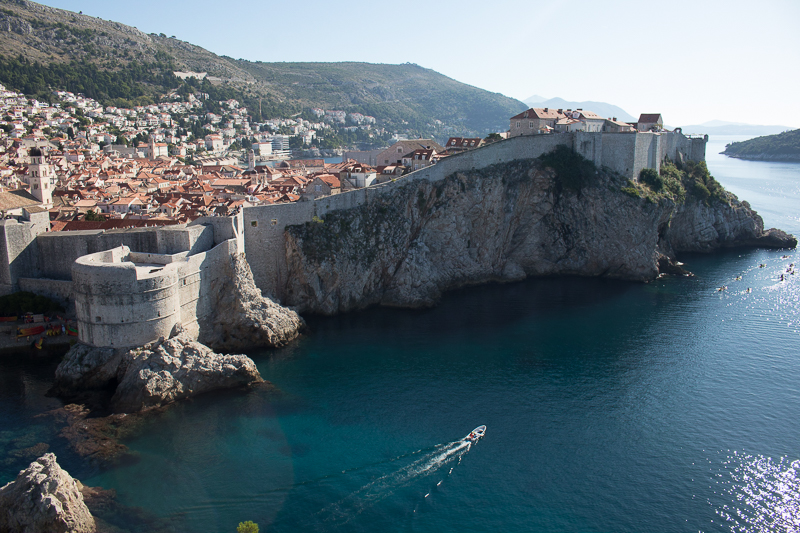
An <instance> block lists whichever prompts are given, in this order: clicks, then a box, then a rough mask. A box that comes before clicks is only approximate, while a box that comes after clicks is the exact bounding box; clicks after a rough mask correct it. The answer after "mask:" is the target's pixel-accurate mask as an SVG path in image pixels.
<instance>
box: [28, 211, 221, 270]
mask: <svg viewBox="0 0 800 533" xmlns="http://www.w3.org/2000/svg"><path fill="white" fill-rule="evenodd" d="M229 223H230V222H229ZM36 243H37V245H38V255H39V260H38V263H39V273H40V275H41V276H42V277H44V278H50V279H61V280H69V279H72V265H73V263H74V262H75V260H76V259H78V258H79V257H82V256H84V255H89V254H93V253H95V252H101V251H103V250H110V249H112V248H118V247H119V246H126V247H128V248H130V249H131V250H134V251H136V252H141V253H151V254H174V253H178V252H183V251H190V252H192V253H196V252H198V251H202V250H208V249H209V248H211V247H212V246H213V245H214V229H213V228H212V227H206V226H201V225H197V226H192V227H185V226H168V227H163V228H135V229H125V230H111V231H103V230H86V231H58V232H50V233H43V234H41V235H39V236H38V237H37V238H36Z"/></svg>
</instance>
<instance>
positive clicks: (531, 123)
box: [528, 121, 533, 129]
mask: <svg viewBox="0 0 800 533" xmlns="http://www.w3.org/2000/svg"><path fill="white" fill-rule="evenodd" d="M528 127H529V128H530V129H533V121H531V122H530V124H528Z"/></svg>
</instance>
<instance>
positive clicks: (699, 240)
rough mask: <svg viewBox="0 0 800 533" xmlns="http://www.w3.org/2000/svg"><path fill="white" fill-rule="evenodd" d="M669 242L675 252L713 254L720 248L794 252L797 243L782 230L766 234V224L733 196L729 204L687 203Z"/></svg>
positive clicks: (674, 222) (680, 207) (669, 234)
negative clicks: (711, 252) (784, 249)
mask: <svg viewBox="0 0 800 533" xmlns="http://www.w3.org/2000/svg"><path fill="white" fill-rule="evenodd" d="M665 239H666V241H667V243H668V246H671V247H672V249H673V250H674V251H675V252H710V251H713V250H717V249H719V248H731V247H738V246H762V247H765V248H794V247H795V246H797V239H795V238H794V237H793V236H792V235H789V234H788V233H786V232H784V231H781V230H779V229H775V228H772V229H769V230H766V231H765V230H764V221H763V220H762V219H761V217H760V216H759V215H758V213H756V212H755V211H753V209H751V208H750V204H748V203H747V202H740V201H739V200H738V199H737V198H736V197H735V196H734V195H732V194H730V193H729V198H728V201H726V202H724V201H717V202H715V203H711V204H708V205H707V204H706V203H703V202H700V201H697V200H687V201H686V202H685V203H683V204H680V205H678V206H677V208H676V210H675V214H674V215H673V216H672V219H671V221H670V225H669V229H668V230H667V232H666V235H665Z"/></svg>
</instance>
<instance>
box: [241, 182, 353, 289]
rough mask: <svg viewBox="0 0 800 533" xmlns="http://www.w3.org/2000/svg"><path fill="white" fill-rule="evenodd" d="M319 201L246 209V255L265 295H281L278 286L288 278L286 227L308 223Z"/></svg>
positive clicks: (256, 280)
mask: <svg viewBox="0 0 800 533" xmlns="http://www.w3.org/2000/svg"><path fill="white" fill-rule="evenodd" d="M349 194H351V193H349V192H348V193H342V194H340V195H335V196H344V195H349ZM326 199H327V198H324V199H322V200H326ZM316 203H317V202H316V201H315V202H295V203H291V204H277V205H264V206H256V207H246V208H245V209H244V210H243V211H244V241H245V248H244V250H245V255H246V256H247V262H248V264H249V265H250V269H251V270H252V271H253V278H254V279H255V282H256V285H257V286H258V288H260V289H261V291H262V293H264V294H265V295H266V296H270V297H273V298H280V289H279V287H282V286H283V284H284V283H285V281H286V273H287V268H286V248H285V243H284V242H285V241H284V236H283V233H284V229H285V228H286V226H293V225H296V224H303V223H305V222H309V221H310V220H311V218H312V217H313V216H314V214H315V211H314V206H315V204H316Z"/></svg>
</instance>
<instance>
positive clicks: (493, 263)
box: [280, 160, 793, 314]
mask: <svg viewBox="0 0 800 533" xmlns="http://www.w3.org/2000/svg"><path fill="white" fill-rule="evenodd" d="M583 181H584V183H583V184H582V185H581V187H580V188H579V189H578V190H574V189H571V188H569V187H568V185H569V183H568V182H564V183H562V180H561V179H560V178H559V177H558V176H557V175H556V174H555V172H554V171H553V170H551V169H546V168H543V167H542V166H541V164H540V163H539V162H538V161H536V160H525V161H514V162H511V163H504V164H500V165H494V166H491V167H487V168H484V169H481V170H472V171H467V172H458V173H455V174H453V175H451V176H449V177H447V178H446V179H444V180H441V181H437V182H433V183H432V182H429V181H427V180H419V181H410V182H409V183H407V184H405V185H402V186H395V187H391V188H386V189H383V190H381V189H377V190H375V194H374V196H371V197H370V200H369V202H367V203H365V204H363V205H360V206H358V207H354V208H352V209H347V210H339V211H334V212H331V213H328V214H327V215H326V216H325V217H324V220H323V219H316V220H315V221H313V222H309V223H306V224H303V225H299V226H289V227H287V229H286V234H285V238H286V250H287V251H286V254H287V266H288V275H287V277H286V279H287V281H286V284H285V286H284V287H282V288H281V290H280V293H281V294H282V301H283V302H285V303H286V304H288V305H291V306H296V308H297V309H298V310H300V311H301V312H302V311H309V312H316V313H324V314H334V313H338V312H344V311H348V310H352V309H357V308H363V307H366V306H369V305H374V304H382V305H390V306H404V307H416V306H428V305H432V304H433V303H434V302H435V301H436V300H437V298H438V297H439V296H440V294H441V293H442V292H443V291H445V290H448V289H452V288H455V287H458V286H461V285H467V284H476V283H484V282H487V281H493V280H501V281H505V280H509V281H510V280H518V279H522V278H524V277H526V276H550V275H577V276H602V277H611V278H621V279H628V280H639V281H647V280H651V279H653V278H655V277H656V276H658V275H659V273H660V272H661V270H660V268H659V263H660V264H661V266H662V269H666V270H670V271H672V272H682V270H680V269H677V268H673V266H674V262H671V261H669V259H674V257H675V251H688V250H692V249H707V250H711V249H714V248H719V247H722V246H733V245H750V244H757V245H776V244H777V245H779V246H791V245H793V241H792V238H791V237H790V236H789V237H787V238H783V237H781V236H780V235H779V234H778V233H777V231H771V232H764V231H763V223H762V222H761V219H760V217H758V215H757V214H755V213H754V212H753V211H752V210H750V209H749V207H746V206H745V205H744V204H737V205H733V204H728V203H719V204H715V205H712V206H711V207H708V206H705V204H700V203H686V204H685V205H682V206H678V205H676V203H675V201H673V200H672V199H670V198H667V197H663V196H662V197H660V198H659V197H655V199H654V198H653V197H651V198H642V197H640V195H639V193H638V192H636V191H635V189H630V188H628V187H627V183H626V180H624V179H622V178H620V177H619V176H617V175H615V174H613V173H610V172H606V171H604V170H597V171H596V172H593V175H588V176H583ZM623 189H627V190H628V193H626V191H625V190H623ZM383 191H388V192H383ZM371 192H372V191H371ZM712 230H713V231H712ZM693 246H694V247H693Z"/></svg>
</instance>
